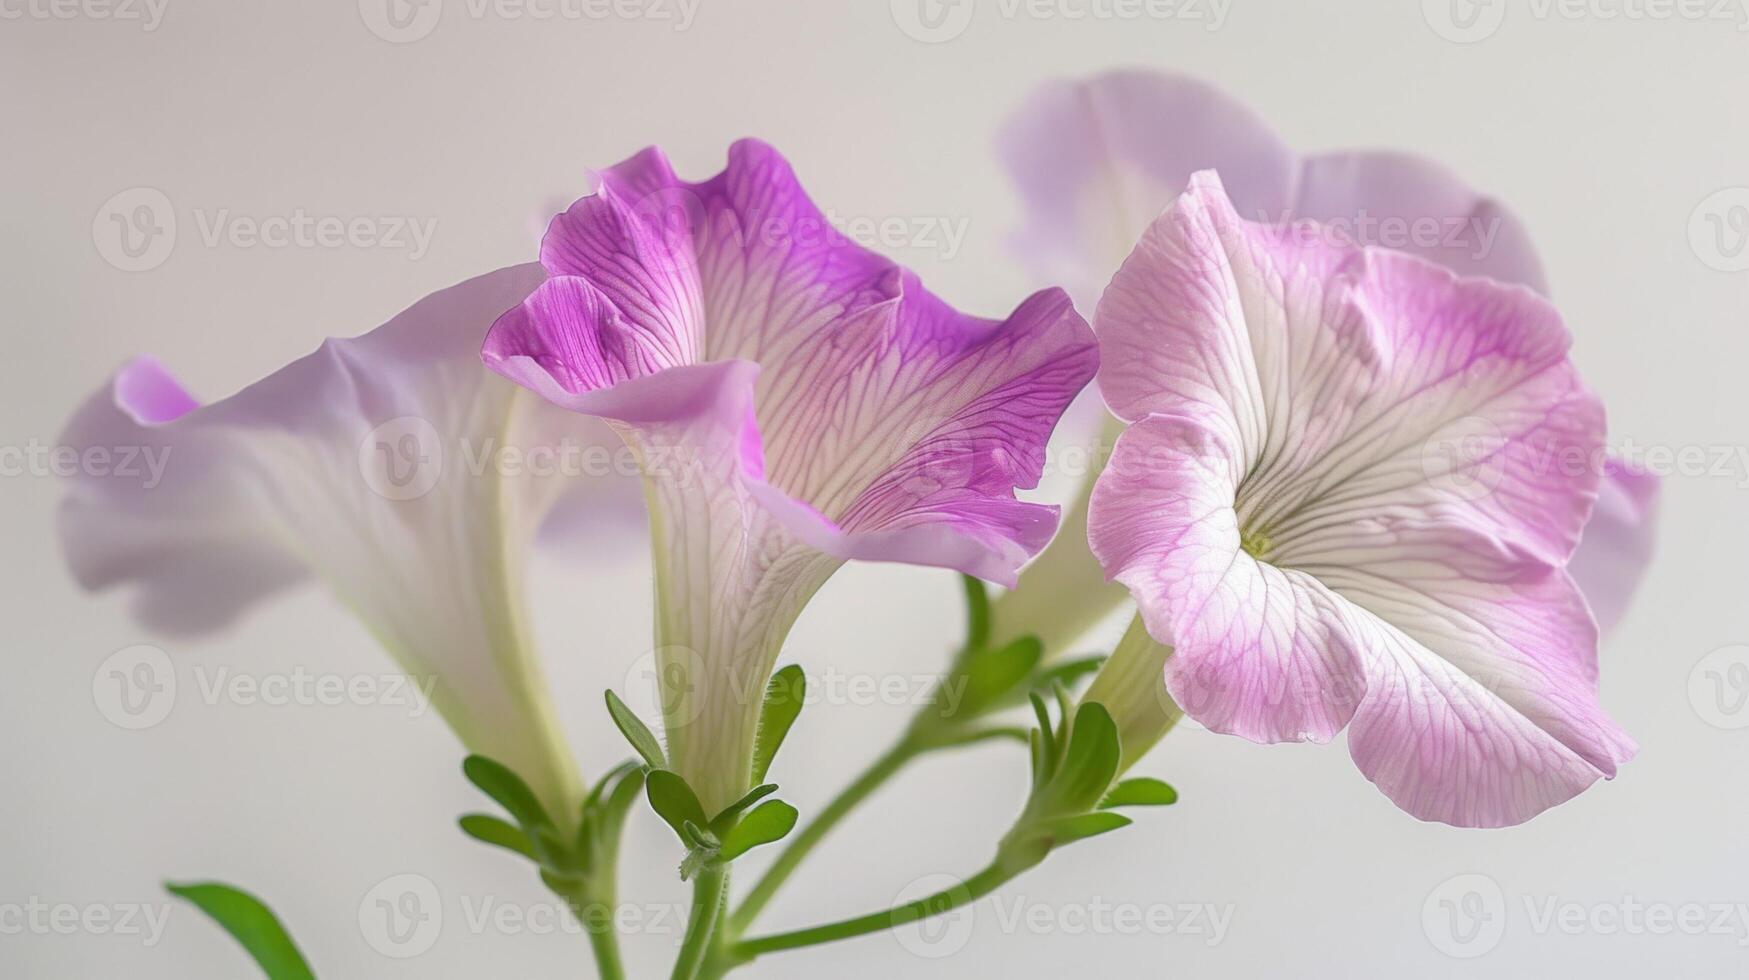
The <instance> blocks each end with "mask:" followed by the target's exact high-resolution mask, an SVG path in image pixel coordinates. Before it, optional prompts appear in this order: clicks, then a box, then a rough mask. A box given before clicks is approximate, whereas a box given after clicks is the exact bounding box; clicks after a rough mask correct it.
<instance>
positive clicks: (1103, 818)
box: [1037, 813, 1131, 847]
mask: <svg viewBox="0 0 1749 980" xmlns="http://www.w3.org/2000/svg"><path fill="white" fill-rule="evenodd" d="M1130 823H1131V821H1130V818H1129V817H1126V816H1124V815H1123V814H1121V813H1083V814H1079V815H1077V816H1073V817H1058V818H1057V819H1055V820H1048V821H1046V822H1044V823H1042V824H1040V825H1039V827H1038V829H1037V836H1038V837H1040V838H1042V839H1044V840H1046V841H1048V842H1049V843H1050V846H1051V847H1061V846H1063V845H1064V844H1073V843H1074V842H1076V841H1078V840H1086V839H1087V838H1089V837H1098V836H1099V835H1100V834H1107V833H1110V832H1111V831H1114V830H1117V829H1118V828H1120V827H1128V826H1129V825H1130Z"/></svg>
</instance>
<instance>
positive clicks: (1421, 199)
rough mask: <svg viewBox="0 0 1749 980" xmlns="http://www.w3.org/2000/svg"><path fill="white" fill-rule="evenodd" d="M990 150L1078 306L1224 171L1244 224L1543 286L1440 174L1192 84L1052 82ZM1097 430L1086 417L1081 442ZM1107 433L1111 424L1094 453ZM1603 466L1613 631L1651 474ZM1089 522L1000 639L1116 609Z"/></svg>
mask: <svg viewBox="0 0 1749 980" xmlns="http://www.w3.org/2000/svg"><path fill="white" fill-rule="evenodd" d="M998 144H999V147H1000V150H1001V154H1002V158H1003V160H1004V162H1005V163H1006V164H1007V165H1008V168H1009V170H1010V172H1011V173H1012V175H1013V177H1014V180H1015V183H1016V185H1017V186H1018V188H1019V190H1020V192H1021V195H1022V197H1023V200H1024V202H1025V205H1026V210H1025V214H1026V224H1025V225H1024V227H1023V228H1022V229H1021V230H1020V232H1019V233H1018V234H1017V235H1016V236H1015V241H1014V245H1015V252H1016V254H1017V255H1018V256H1019V257H1020V258H1021V259H1022V260H1023V261H1025V262H1026V263H1027V265H1028V267H1029V268H1030V269H1031V271H1032V272H1033V273H1034V274H1035V275H1038V276H1040V277H1042V278H1044V279H1045V280H1046V281H1049V282H1062V283H1065V284H1066V285H1067V288H1068V289H1069V292H1070V295H1071V296H1073V297H1074V299H1075V302H1076V304H1077V305H1078V306H1079V308H1080V309H1081V310H1082V311H1083V312H1089V311H1091V310H1092V309H1093V306H1094V304H1095V303H1096V302H1097V301H1098V299H1099V295H1100V293H1101V292H1102V291H1103V290H1104V289H1105V286H1106V283H1107V282H1108V281H1110V279H1111V275H1112V273H1114V272H1115V271H1117V268H1118V265H1119V264H1120V263H1121V262H1122V261H1123V259H1124V257H1125V256H1126V255H1128V254H1129V252H1130V249H1131V248H1132V247H1133V246H1134V245H1135V242H1136V240H1137V239H1138V238H1139V237H1140V236H1141V234H1142V231H1143V230H1144V229H1146V228H1147V227H1148V225H1149V224H1150V223H1151V222H1152V221H1153V220H1154V219H1155V218H1156V217H1158V216H1159V214H1160V212H1161V211H1162V210H1164V209H1165V208H1166V207H1167V205H1169V204H1171V203H1172V200H1173V198H1174V197H1175V196H1176V195H1177V194H1178V193H1179V192H1180V191H1181V190H1183V189H1184V187H1185V185H1186V183H1187V182H1188V181H1189V179H1190V176H1191V174H1192V173H1194V172H1196V171H1199V170H1214V171H1216V172H1217V173H1219V174H1220V176H1221V181H1222V183H1223V184H1224V185H1225V187H1226V191H1227V194H1228V196H1229V198H1230V199H1231V200H1232V202H1233V206H1234V209H1235V210H1236V211H1237V212H1238V214H1239V215H1240V216H1241V217H1243V218H1245V219H1246V220H1249V221H1257V222H1263V223H1269V224H1281V223H1284V222H1288V221H1294V220H1303V221H1316V222H1318V223H1319V227H1320V229H1321V230H1322V233H1323V234H1324V235H1325V236H1326V237H1328V238H1331V239H1333V240H1351V241H1353V242H1354V243H1356V244H1360V245H1374V246H1380V247H1385V248H1391V249H1395V250H1398V251H1404V252H1408V253H1410V254H1413V255H1417V256H1420V257H1421V258H1424V259H1427V260H1428V261H1430V262H1434V263H1437V264H1439V265H1442V266H1445V267H1446V268H1448V269H1451V270H1452V271H1453V272H1456V273H1458V274H1459V275H1465V276H1486V277H1489V278H1492V279H1497V280H1500V281H1501V282H1507V283H1519V284H1522V285H1525V286H1528V287H1530V288H1532V289H1534V290H1536V291H1537V292H1540V293H1546V292H1547V291H1548V290H1547V286H1546V282H1545V279H1544V275H1543V269H1542V264H1541V262H1540V261H1539V259H1538V257H1537V253H1536V249H1535V247H1534V246H1533V244H1532V242H1531V238H1530V234H1529V232H1528V231H1527V230H1526V229H1525V227H1524V225H1523V223H1522V222H1520V221H1519V220H1518V219H1517V218H1516V217H1515V216H1513V214H1512V213H1511V212H1510V211H1508V210H1507V209H1506V208H1504V207H1503V206H1501V205H1500V204H1499V203H1498V202H1496V201H1494V200H1492V199H1490V198H1488V197H1485V196H1483V195H1481V194H1479V193H1477V192H1476V191H1475V190H1473V189H1472V188H1470V187H1469V186H1467V185H1466V184H1465V183H1464V182H1463V181H1462V180H1460V179H1459V178H1458V177H1457V176H1456V175H1454V174H1452V173H1451V172H1450V171H1449V170H1447V169H1446V168H1445V167H1443V166H1441V165H1439V164H1437V163H1435V162H1433V161H1430V160H1426V159H1423V158H1420V157H1416V156H1412V155H1409V154H1404V153H1394V152H1381V151H1370V152H1337V153H1323V154H1316V155H1312V156H1300V155H1298V154H1296V153H1294V152H1293V151H1292V150H1291V149H1290V148H1289V147H1288V146H1287V145H1286V144H1285V143H1284V142H1282V140H1281V139H1280V138H1279V137H1278V136H1276V135H1275V133H1274V132H1273V131H1272V130H1271V129H1270V128H1269V127H1268V126H1267V125H1266V124H1265V123H1264V122H1263V121H1262V120H1261V119H1260V118H1258V116H1257V115H1256V114H1255V113H1253V112H1252V111H1251V110H1250V109H1249V108H1247V107H1246V106H1245V105H1243V104H1241V103H1239V102H1238V101H1236V100H1234V99H1232V98H1230V97H1229V96H1227V95H1225V94H1224V93H1222V92H1221V91H1219V90H1218V89H1215V88H1213V87H1211V86H1208V85H1205V84H1203V83H1201V82H1198V81H1196V80H1194V79H1190V78H1186V77H1182V76H1175V75H1168V74H1163V73H1159V72H1151V71H1120V72H1113V73H1109V74H1105V75H1099V76H1096V77H1093V78H1090V79H1086V80H1072V81H1058V82H1052V83H1049V84H1046V85H1044V86H1041V87H1040V88H1039V89H1038V90H1037V91H1036V92H1035V93H1034V94H1033V95H1031V96H1030V97H1029V98H1028V99H1027V101H1026V102H1025V104H1024V105H1022V107H1021V108H1020V109H1019V110H1018V111H1016V112H1015V113H1014V114H1013V116H1012V117H1010V119H1009V120H1008V122H1007V123H1005V124H1004V126H1003V128H1002V131H1001V133H1000V135H999V137H998ZM1073 414H1075V415H1079V413H1078V412H1077V413H1073ZM1100 414H1101V415H1102V414H1103V413H1100ZM1097 424H1098V423H1097V422H1092V421H1089V422H1088V424H1086V425H1085V426H1084V428H1085V430H1086V433H1087V435H1086V436H1085V438H1089V439H1092V438H1094V436H1093V432H1094V429H1095V426H1096V425H1097ZM1114 434H1115V429H1112V428H1110V427H1109V426H1108V429H1107V431H1106V433H1105V436H1104V437H1101V438H1099V439H1098V442H1099V444H1100V447H1099V448H1101V449H1104V448H1108V447H1109V444H1110V437H1111V436H1113V435H1114ZM1602 458H1603V457H1599V459H1600V460H1601V459H1602ZM1603 471H1604V472H1603V477H1604V486H1603V488H1602V497H1603V502H1602V503H1600V504H1599V506H1598V508H1597V509H1596V511H1595V512H1594V514H1593V516H1592V518H1591V521H1590V523H1589V524H1587V525H1586V529H1585V534H1584V537H1583V540H1582V541H1581V544H1580V548H1579V551H1578V552H1577V553H1576V554H1575V555H1574V557H1573V561H1572V571H1573V575H1574V577H1575V578H1576V579H1578V580H1579V583H1580V585H1581V586H1582V587H1583V588H1584V592H1585V596H1586V599H1587V600H1588V601H1589V602H1590V604H1591V606H1592V610H1593V612H1594V613H1595V615H1596V616H1597V619H1598V622H1599V624H1600V625H1601V626H1602V628H1603V630H1604V632H1606V633H1607V632H1608V631H1609V629H1610V628H1611V627H1612V626H1614V624H1615V623H1616V622H1617V621H1619V620H1620V618H1621V616H1622V614H1623V613H1624V612H1625V611H1626V609H1627V606H1628V603H1629V600H1630V599H1631V598H1632V596H1633V593H1634V590H1635V588H1636V587H1637V586H1638V585H1639V582H1640V579H1641V577H1642V575H1643V573H1644V571H1645V568H1646V565H1647V562H1648V560H1649V558H1650V556H1651V552H1652V542H1653V533H1654V518H1655V515H1656V506H1657V491H1658V481H1657V480H1656V478H1654V477H1651V476H1649V475H1647V474H1645V473H1643V472H1640V471H1638V470H1636V469H1635V468H1634V467H1633V466H1631V465H1629V464H1627V463H1625V462H1623V461H1620V460H1616V459H1609V460H1608V461H1607V464H1606V465H1604V466H1603ZM1088 485H1089V487H1090V486H1091V479H1089V480H1088ZM1085 517H1086V508H1085V497H1083V498H1082V500H1081V501H1080V502H1079V503H1078V504H1077V505H1076V506H1074V507H1072V508H1071V509H1070V511H1069V513H1068V515H1066V516H1065V518H1064V521H1063V526H1064V530H1063V533H1062V535H1060V536H1059V537H1058V539H1057V540H1056V541H1054V542H1052V544H1051V546H1050V548H1049V549H1048V550H1047V551H1046V552H1045V554H1044V555H1043V556H1042V557H1041V558H1040V559H1039V560H1038V561H1037V562H1035V563H1034V564H1033V565H1032V566H1031V567H1030V568H1029V569H1028V571H1027V574H1026V577H1025V578H1024V579H1023V585H1022V588H1021V589H1020V590H1019V591H1017V592H1016V593H1014V594H1013V598H1011V599H1010V598H1004V600H1002V601H1001V602H1000V603H999V605H998V615H997V620H998V623H999V626H1000V628H1002V629H1003V630H1004V631H1005V632H1015V631H1020V632H1037V633H1041V634H1044V635H1046V637H1047V639H1048V640H1051V641H1054V643H1052V644H1047V645H1057V644H1061V643H1066V642H1069V641H1072V640H1074V639H1076V638H1078V636H1079V634H1080V633H1081V632H1082V631H1084V630H1085V629H1086V628H1087V627H1089V626H1091V625H1092V624H1094V623H1096V622H1098V621H1099V620H1100V619H1102V618H1103V617H1104V616H1105V615H1106V614H1107V613H1110V612H1112V611H1113V610H1115V609H1116V608H1117V606H1118V605H1119V604H1120V603H1121V598H1122V597H1121V590H1119V592H1118V593H1113V592H1112V591H1111V590H1110V589H1109V588H1103V587H1102V586H1103V583H1101V582H1098V581H1097V576H1095V575H1090V574H1089V572H1090V571H1091V570H1092V569H1094V568H1095V567H1096V566H1095V563H1094V562H1093V560H1092V557H1091V556H1090V555H1089V554H1088V553H1087V550H1086V548H1085V546H1084V545H1083V543H1082V540H1081V536H1080V535H1077V534H1076V533H1075V531H1076V530H1077V529H1078V527H1079V525H1080V524H1081V523H1082V522H1084V520H1085ZM1002 624H1006V625H1002Z"/></svg>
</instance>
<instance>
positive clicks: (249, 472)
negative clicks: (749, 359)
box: [59, 265, 637, 821]
mask: <svg viewBox="0 0 1749 980" xmlns="http://www.w3.org/2000/svg"><path fill="white" fill-rule="evenodd" d="M542 278H544V276H543V273H542V272H541V269H540V267H539V266H537V265H524V266H519V267H516V268H510V269H502V270H499V271H497V272H494V273H490V274H488V275H484V276H479V277H477V278H474V279H470V280H468V281H466V282H463V283H461V284H459V285H456V286H453V287H451V288H449V289H446V290H443V291H441V292H438V293H435V294H433V295H431V296H428V297H426V298H425V299H423V300H421V301H420V302H419V303H418V304H416V305H414V306H413V307H411V308H410V309H408V310H406V311H405V312H403V313H401V314H400V315H398V316H396V317H395V318H394V319H392V320H390V321H389V322H388V323H386V324H384V325H383V326H381V327H379V328H377V329H376V330H373V331H371V332H370V333H368V334H366V335H364V336H361V337H356V338H352V339H346V340H330V341H328V342H327V343H325V344H323V346H322V348H321V349H320V350H318V351H317V352H315V353H313V354H311V355H309V356H307V357H304V358H300V359H299V360H297V361H294V362H292V363H291V364H288V365H286V366H285V367H284V368H281V369H280V370H279V371H277V372H275V373H274V374H272V375H270V376H268V377H266V378H264V379H262V380H260V381H257V382H256V383H254V384H252V385H250V386H248V387H246V388H244V389H243V390H242V391H239V392H238V393H236V394H234V395H232V396H230V397H229V398H225V399H222V400H220V401H217V402H214V403H212V404H209V405H201V404H200V403H199V402H198V401H197V400H196V399H195V398H194V397H193V396H191V395H190V394H188V393H187V392H186V391H185V390H183V388H182V387H181V386H180V385H179V384H177V383H176V381H175V380H174V379H172V378H171V377H170V375H169V374H168V373H167V372H166V371H165V370H164V369H163V368H162V367H161V366H160V365H159V364H158V363H157V362H156V361H153V360H151V359H145V358H142V359H140V360H138V361H135V362H133V363H131V364H129V365H127V366H126V367H125V368H123V369H122V370H121V371H120V372H119V373H118V374H117V375H116V376H115V378H114V380H113V381H112V382H111V384H110V385H108V386H107V387H106V388H105V389H103V390H102V391H100V392H98V393H97V394H95V395H94V396H93V397H92V398H90V399H89V400H88V401H87V402H86V404H85V405H84V407H83V408H81V409H80V411H79V412H78V414H77V415H76V416H75V417H74V419H73V421H72V422H71V423H70V425H69V426H68V429H67V432H66V434H65V435H64V436H63V439H62V441H63V443H64V444H65V445H68V446H72V447H76V448H78V449H79V450H80V451H81V452H84V451H86V450H91V449H109V450H114V451H118V452H121V451H130V452H138V453H140V454H141V456H143V457H144V458H148V459H156V460H160V461H161V462H162V466H161V472H159V473H158V474H156V476H155V478H152V479H144V480H134V479H123V478H120V477H118V476H117V475H116V474H114V473H110V472H98V471H92V472H87V473H82V474H81V475H79V476H78V477H76V478H74V479H73V480H72V481H71V483H70V485H69V486H68V489H67V493H66V498H65V500H64V501H63V503H62V507H61V512H60V520H59V528H60V535H61V540H62V545H63V548H64V550H65V552H66V555H67V561H68V563H69V564H70V565H71V566H72V569H73V572H74V574H75V576H76V577H77V578H78V579H79V581H80V583H81V584H82V585H84V586H85V587H87V588H92V589H97V588H106V587H111V586H131V587H132V588H133V590H134V592H135V598H136V603H135V609H136V611H137V613H138V615H139V617H140V618H141V619H142V620H143V621H144V622H145V623H146V624H147V625H148V626H150V627H153V628H155V629H158V630H160V631H162V632H166V633H170V634H176V635H198V634H205V633H210V632H212V631H214V630H216V629H218V628H220V627H222V626H224V625H226V624H227V623H229V622H231V621H232V620H234V619H236V618H237V617H238V616H239V615H241V614H242V613H243V612H244V611H245V610H246V609H247V608H249V607H250V606H252V605H254V604H255V603H256V602H258V601H260V600H262V599H264V598H265V597H267V596H269V595H271V594H273V593H276V592H279V591H281V590H284V589H286V588H288V587H290V586H292V585H294V584H296V583H299V582H302V581H305V580H308V579H310V578H316V579H319V580H321V581H323V582H324V583H325V584H327V585H328V586H329V587H330V588H331V589H332V590H333V591H334V592H335V594H336V595H337V596H339V597H340V598H341V599H342V600H343V601H345V603H346V604H347V606H348V607H349V608H351V609H352V610H353V611H354V612H355V613H356V614H357V615H358V617H359V618H360V619H361V620H362V621H364V623H365V624H366V625H368V626H369V628H370V630H371V632H372V633H373V635H375V636H376V637H377V638H378V639H379V640H380V641H381V642H382V643H383V645H384V646H385V647H387V648H388V650H389V651H390V652H391V653H392V654H393V655H394V657H395V658H396V660H397V661H398V662H399V663H400V664H401V666H402V667H403V668H404V669H405V670H406V671H407V672H408V673H409V674H411V675H413V677H414V679H415V681H416V682H419V683H421V684H425V683H429V684H431V685H432V686H431V691H430V693H431V697H432V701H433V703H434V705H435V706H436V708H437V709H438V711H439V712H440V713H442V715H443V717H444V719H445V720H446V721H448V722H449V724H450V726H451V727H452V728H453V729H454V730H455V731H456V733H457V735H458V736H459V737H460V738H461V740H462V742H463V743H464V744H465V745H466V746H467V747H468V748H469V749H470V750H472V751H474V752H478V753H482V754H485V755H488V756H491V757H493V758H495V759H497V760H499V761H501V762H503V763H505V764H507V765H509V766H511V767H512V768H514V769H515V770H516V771H517V772H518V773H519V774H521V775H522V776H523V778H524V779H526V780H527V781H528V782H529V783H530V784H531V785H532V786H533V787H534V788H535V790H536V791H537V792H538V793H539V794H540V795H541V797H542V799H543V800H544V801H545V802H546V804H547V806H548V808H549V809H550V810H551V811H552V813H553V814H555V816H556V818H557V819H560V820H561V821H563V820H567V819H569V820H575V819H576V813H577V804H578V803H579V802H580V801H581V798H582V789H581V786H580V784H579V776H578V773H577V772H576V767H575V765H574V764H573V762H572V760H571V756H570V752H569V749H568V748H566V746H565V743H564V740H563V738H562V737H561V735H560V734H559V731H558V726H557V723H556V719H555V717H554V715H553V709H552V706H551V703H550V701H549V699H548V695H547V692H546V688H545V685H544V682H543V680H542V672H541V668H540V664H539V662H538V658H537V656H536V652H535V650H534V649H533V645H532V639H531V637H530V636H529V635H528V633H529V631H528V627H527V625H526V622H525V617H524V614H523V594H522V587H521V585H522V575H523V571H524V564H525V557H526V555H525V552H526V549H527V546H528V544H529V543H530V541H531V540H532V538H533V537H534V535H535V532H536V530H537V529H540V530H543V531H545V530H550V529H570V530H571V531H573V532H575V530H576V529H577V528H579V526H589V527H594V528H596V529H597V530H599V529H600V528H601V527H603V526H604V525H613V524H615V523H617V522H618V519H620V518H621V514H624V515H626V516H631V515H635V513H636V511H635V510H632V509H631V508H628V507H625V506H624V505H623V503H622V501H623V500H624V499H625V498H627V497H629V498H630V500H629V502H630V504H631V506H632V507H635V506H636V500H637V493H636V488H637V483H636V482H635V481H631V480H627V479H625V478H624V477H623V476H620V475H617V474H618V473H620V472H621V471H622V470H629V469H630V468H631V467H630V466H629V463H628V464H627V465H623V466H620V467H616V465H615V463H616V461H615V460H614V459H613V454H614V453H616V452H617V453H621V454H624V453H625V451H624V449H623V447H621V446H620V445H619V442H618V440H617V438H615V437H614V435H613V434H612V433H611V432H609V431H607V429H606V427H605V426H603V425H601V424H600V423H597V422H594V421H592V420H589V419H582V418H578V417H577V416H576V415H573V414H572V413H569V412H564V411H560V410H559V409H556V408H553V407H551V406H549V405H546V404H544V403H542V402H541V401H540V400H539V399H536V398H534V397H533V396H531V395H529V394H528V393H526V392H523V391H522V390H521V389H519V388H517V387H516V386H515V385H512V384H509V383H507V382H505V381H504V380H503V379H502V378H499V377H497V376H495V375H493V374H492V373H491V372H489V371H486V370H485V369H484V368H483V367H481V365H480V362H479V345H480V342H481V341H482V340H483V339H484V338H485V335H486V328H487V327H488V326H489V325H490V324H491V322H492V321H493V319H494V318H495V317H496V316H497V315H498V314H499V313H501V312H502V311H503V309H504V308H505V307H506V306H508V305H510V304H513V303H516V302H518V301H519V300H521V299H522V298H523V297H525V296H527V295H528V293H529V291H530V290H532V289H534V288H535V286H536V285H537V284H538V283H539V282H540V281H541V280H542ZM622 462H624V461H622ZM628 489H629V490H630V491H631V493H629V494H627V493H626V491H627V490H628ZM604 511H605V512H606V513H605V514H603V512H604ZM616 511H617V512H616ZM603 516H606V517H608V518H609V519H608V520H606V521H605V522H604V521H602V520H600V518H601V517H603ZM561 517H563V518H564V519H561ZM549 518H550V520H549Z"/></svg>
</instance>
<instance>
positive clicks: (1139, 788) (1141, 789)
mask: <svg viewBox="0 0 1749 980" xmlns="http://www.w3.org/2000/svg"><path fill="white" fill-rule="evenodd" d="M1177 802H1178V791H1177V790H1175V789H1173V788H1172V787H1171V786H1170V785H1169V784H1167V783H1163V782H1161V781H1160V780H1158V779H1151V778H1149V777H1146V776H1138V777H1136V778H1135V779H1126V780H1124V781H1123V782H1121V783H1118V784H1117V785H1116V786H1113V787H1112V788H1111V792H1109V793H1107V794H1105V799H1103V800H1101V801H1100V802H1099V808H1100V809H1101V810H1109V809H1111V808H1112V807H1117V806H1171V805H1172V804H1174V803H1177Z"/></svg>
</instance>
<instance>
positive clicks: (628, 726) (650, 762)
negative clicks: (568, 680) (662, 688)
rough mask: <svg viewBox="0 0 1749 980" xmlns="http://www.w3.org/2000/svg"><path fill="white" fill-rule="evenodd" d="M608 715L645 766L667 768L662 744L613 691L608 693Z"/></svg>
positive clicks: (666, 757) (666, 759)
mask: <svg viewBox="0 0 1749 980" xmlns="http://www.w3.org/2000/svg"><path fill="white" fill-rule="evenodd" d="M607 713H608V715H610V716H611V717H612V718H613V723H614V725H616V726H618V728H619V733H620V734H621V735H624V736H625V737H626V741H628V742H630V743H632V748H633V749H635V750H636V751H637V753H638V755H639V756H642V757H643V760H644V764H645V765H647V766H649V767H650V768H651V769H663V768H666V767H667V765H668V756H667V755H665V754H664V753H663V752H662V743H661V742H658V741H656V736H655V735H653V734H651V732H650V727H649V726H648V725H646V724H644V722H643V720H642V719H640V718H639V717H638V716H637V715H636V714H633V713H632V709H630V708H628V707H626V703H625V702H624V701H621V700H620V699H619V695H617V694H615V693H613V692H612V691H608V692H607Z"/></svg>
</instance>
